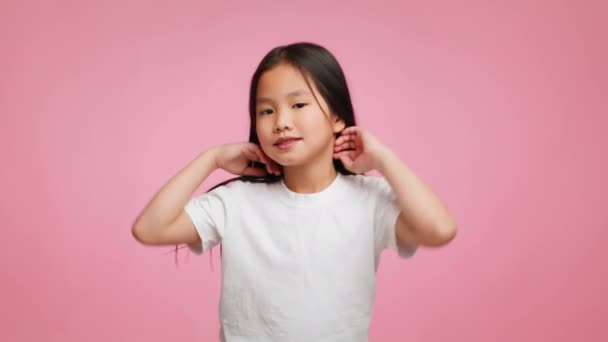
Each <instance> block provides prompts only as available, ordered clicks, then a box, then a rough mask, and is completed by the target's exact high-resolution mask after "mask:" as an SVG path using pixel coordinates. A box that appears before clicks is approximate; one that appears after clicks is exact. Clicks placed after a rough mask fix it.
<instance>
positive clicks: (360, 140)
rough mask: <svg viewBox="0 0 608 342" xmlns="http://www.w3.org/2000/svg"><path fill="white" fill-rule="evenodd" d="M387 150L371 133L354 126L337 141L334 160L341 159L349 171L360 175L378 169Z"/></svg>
mask: <svg viewBox="0 0 608 342" xmlns="http://www.w3.org/2000/svg"><path fill="white" fill-rule="evenodd" d="M385 150H386V146H385V145H383V144H382V143H381V142H380V141H379V140H378V139H376V137H374V136H373V135H372V134H371V133H369V132H366V131H364V130H363V129H361V128H359V127H356V126H352V127H348V128H346V129H344V130H343V131H342V133H341V134H340V137H338V139H336V142H335V145H334V159H340V160H341V161H342V164H344V167H346V169H347V170H348V171H350V172H353V173H357V174H360V173H365V172H368V171H371V170H373V169H377V168H378V166H379V162H380V159H381V158H382V153H384V151H385Z"/></svg>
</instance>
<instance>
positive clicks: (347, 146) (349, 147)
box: [334, 142, 357, 152]
mask: <svg viewBox="0 0 608 342" xmlns="http://www.w3.org/2000/svg"><path fill="white" fill-rule="evenodd" d="M356 149H357V145H356V144H355V143H354V142H345V143H342V144H340V145H338V146H334V152H340V151H344V150H356Z"/></svg>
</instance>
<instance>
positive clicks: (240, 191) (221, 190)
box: [209, 179, 276, 199]
mask: <svg viewBox="0 0 608 342" xmlns="http://www.w3.org/2000/svg"><path fill="white" fill-rule="evenodd" d="M274 191H276V182H273V183H264V182H252V181H248V180H242V179H237V180H234V181H231V182H229V183H227V184H224V185H221V186H218V187H217V188H215V189H213V190H211V191H209V193H210V194H214V195H216V196H220V197H226V198H235V199H237V198H243V197H249V196H263V195H264V194H268V193H272V192H274Z"/></svg>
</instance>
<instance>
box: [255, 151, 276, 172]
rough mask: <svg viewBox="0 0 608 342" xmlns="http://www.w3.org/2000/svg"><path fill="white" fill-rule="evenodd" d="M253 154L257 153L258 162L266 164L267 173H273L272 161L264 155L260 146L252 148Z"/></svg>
mask: <svg viewBox="0 0 608 342" xmlns="http://www.w3.org/2000/svg"><path fill="white" fill-rule="evenodd" d="M252 150H253V152H254V153H255V155H256V156H257V158H258V160H259V161H260V162H262V163H264V164H265V166H266V172H268V173H271V171H270V161H269V159H270V158H268V157H266V155H265V154H264V152H262V149H261V148H260V147H258V146H253V147H252Z"/></svg>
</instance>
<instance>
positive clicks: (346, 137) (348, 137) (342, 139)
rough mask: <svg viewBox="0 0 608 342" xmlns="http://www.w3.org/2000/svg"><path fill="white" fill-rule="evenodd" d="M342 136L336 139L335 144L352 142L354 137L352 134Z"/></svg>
mask: <svg viewBox="0 0 608 342" xmlns="http://www.w3.org/2000/svg"><path fill="white" fill-rule="evenodd" d="M342 134H343V135H341V136H340V137H338V139H336V144H341V143H343V142H345V141H353V140H355V138H356V136H355V135H354V134H352V133H346V134H344V133H342Z"/></svg>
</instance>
